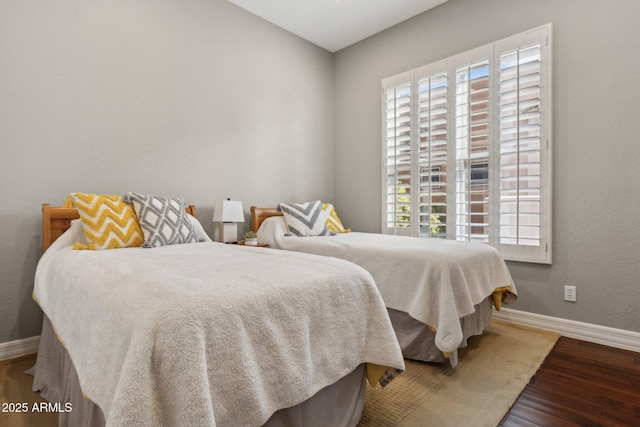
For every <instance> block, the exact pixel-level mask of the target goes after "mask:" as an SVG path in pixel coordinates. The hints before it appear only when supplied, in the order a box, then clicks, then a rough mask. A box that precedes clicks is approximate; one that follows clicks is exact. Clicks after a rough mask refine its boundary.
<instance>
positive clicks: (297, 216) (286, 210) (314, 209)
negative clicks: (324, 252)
mask: <svg viewBox="0 0 640 427" xmlns="http://www.w3.org/2000/svg"><path fill="white" fill-rule="evenodd" d="M279 208H280V210H281V211H282V213H283V214H284V220H285V222H286V223H287V228H288V229H289V233H291V234H293V235H294V236H298V237H305V236H329V235H331V234H332V233H331V232H329V229H327V225H326V223H325V222H326V219H327V218H326V216H325V215H324V213H323V211H322V202H320V201H319V200H316V201H314V202H306V203H280V205H279Z"/></svg>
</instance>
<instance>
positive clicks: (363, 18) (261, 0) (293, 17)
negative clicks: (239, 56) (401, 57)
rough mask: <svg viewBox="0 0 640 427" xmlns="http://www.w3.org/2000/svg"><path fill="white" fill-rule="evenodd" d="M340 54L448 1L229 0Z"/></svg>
mask: <svg viewBox="0 0 640 427" xmlns="http://www.w3.org/2000/svg"><path fill="white" fill-rule="evenodd" d="M228 1H229V2H231V3H233V4H235V5H237V6H240V7H241V8H243V9H245V10H247V11H249V12H251V13H253V14H254V15H258V16H259V17H261V18H263V19H266V20H267V21H269V22H271V23H272V24H275V25H277V26H279V27H281V28H284V29H285V30H288V31H290V32H292V33H294V34H296V35H298V36H300V37H302V38H303V39H306V40H308V41H310V42H312V43H314V44H316V45H318V46H320V47H322V48H324V49H327V50H328V51H330V52H336V51H338V50H340V49H342V48H344V47H347V46H349V45H351V44H353V43H356V42H359V41H360V40H363V39H365V38H367V37H369V36H372V35H374V34H376V33H378V32H380V31H382V30H385V29H387V28H389V27H392V26H394V25H396V24H398V23H400V22H402V21H404V20H406V19H409V18H411V17H413V16H416V15H418V14H420V13H422V12H424V11H426V10H429V9H431V8H433V7H435V6H437V5H439V4H442V3H444V2H445V1H447V0H228Z"/></svg>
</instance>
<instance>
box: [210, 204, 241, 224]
mask: <svg viewBox="0 0 640 427" xmlns="http://www.w3.org/2000/svg"><path fill="white" fill-rule="evenodd" d="M213 222H244V211H243V210H242V202H240V201H238V200H223V201H221V202H216V204H215V206H214V208H213Z"/></svg>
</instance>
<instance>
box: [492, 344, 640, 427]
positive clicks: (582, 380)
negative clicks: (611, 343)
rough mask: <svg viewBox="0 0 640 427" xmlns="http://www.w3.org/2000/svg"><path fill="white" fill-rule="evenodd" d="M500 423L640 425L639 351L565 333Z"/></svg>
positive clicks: (509, 425)
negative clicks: (617, 347) (580, 339)
mask: <svg viewBox="0 0 640 427" xmlns="http://www.w3.org/2000/svg"><path fill="white" fill-rule="evenodd" d="M500 426H503V427H514V426H519V427H528V426H544V427H551V426H581V427H587V426H589V427H590V426H625V427H626V426H640V353H635V352H632V351H627V350H620V349H616V348H612V347H606V346H602V345H599V344H593V343H589V342H585V341H579V340H575V339H571V338H566V337H561V338H560V340H559V341H558V343H557V344H556V346H555V347H554V348H553V350H552V351H551V353H549V355H548V356H547V358H546V359H545V361H544V363H543V364H542V366H541V367H540V369H539V370H538V371H537V372H536V374H535V376H534V377H533V378H532V379H531V381H530V382H529V384H528V385H527V386H526V388H525V389H524V391H523V392H522V394H521V395H520V397H519V398H518V400H517V401H516V402H515V403H514V405H513V406H512V408H511V410H510V411H509V412H508V413H507V415H505V417H504V418H503V420H502V423H501V424H500Z"/></svg>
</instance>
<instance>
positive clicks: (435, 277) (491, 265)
mask: <svg viewBox="0 0 640 427" xmlns="http://www.w3.org/2000/svg"><path fill="white" fill-rule="evenodd" d="M285 233H286V223H285V222H284V218H283V217H281V216H277V217H271V218H267V219H266V220H265V221H264V222H263V223H262V225H261V227H260V229H259V230H258V240H259V241H260V242H265V243H268V244H269V245H270V246H271V247H274V248H279V249H286V250H289V251H296V252H307V253H311V254H317V255H325V256H330V257H336V258H341V259H345V260H348V261H352V262H354V263H356V264H358V265H360V266H362V267H364V268H365V269H366V270H367V271H369V272H370V273H371V275H372V276H373V278H374V280H375V282H376V285H377V286H378V290H379V291H380V294H381V295H382V299H383V300H384V302H385V304H386V306H387V307H388V308H392V309H395V310H399V311H403V312H405V313H408V314H409V315H410V316H411V317H413V318H414V319H417V320H419V321H421V322H423V323H425V324H427V325H429V326H431V327H433V328H434V329H435V330H436V337H435V343H436V346H437V347H438V348H439V349H440V350H441V351H442V352H444V353H451V352H453V351H454V350H455V349H457V348H458V347H459V345H460V344H461V342H462V340H463V333H462V329H461V326H460V320H459V319H461V318H462V317H464V316H467V315H469V314H471V313H473V311H474V305H476V304H478V303H480V302H481V301H482V300H484V299H485V298H487V297H489V296H491V295H492V293H493V292H494V290H496V289H497V288H503V287H507V286H508V287H509V290H508V291H506V292H504V293H503V295H502V302H503V303H505V304H509V303H511V302H513V301H515V299H516V298H517V292H516V288H515V284H514V283H513V280H512V278H511V275H510V273H509V270H508V269H507V266H506V264H505V263H504V261H503V260H502V258H501V257H500V255H499V254H498V252H497V251H496V250H495V249H494V248H492V247H491V246H489V245H486V244H483V243H469V242H458V241H452V240H443V239H417V238H414V237H402V236H392V235H385V234H374V233H355V232H351V233H343V234H338V235H335V236H324V237H294V236H286V235H285Z"/></svg>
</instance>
